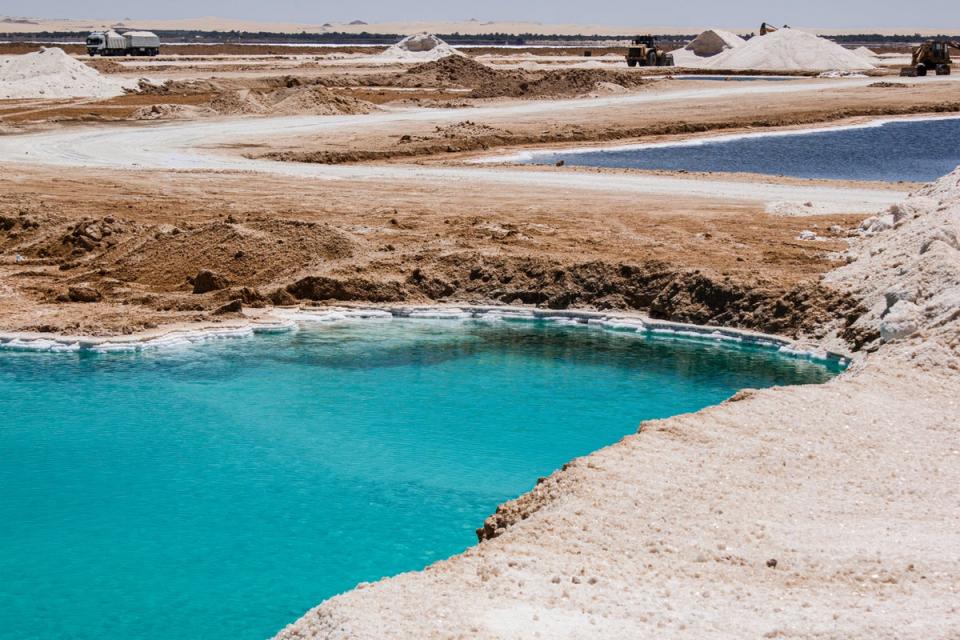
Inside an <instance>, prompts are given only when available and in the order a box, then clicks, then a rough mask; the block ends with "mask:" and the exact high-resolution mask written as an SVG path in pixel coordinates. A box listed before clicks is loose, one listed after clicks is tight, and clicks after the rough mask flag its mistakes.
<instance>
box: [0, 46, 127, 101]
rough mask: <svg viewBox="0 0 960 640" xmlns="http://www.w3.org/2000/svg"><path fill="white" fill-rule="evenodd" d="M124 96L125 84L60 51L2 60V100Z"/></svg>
mask: <svg viewBox="0 0 960 640" xmlns="http://www.w3.org/2000/svg"><path fill="white" fill-rule="evenodd" d="M132 84H135V83H132ZM123 92H124V83H123V82H121V81H119V80H115V79H112V78H107V77H105V76H103V75H102V74H101V73H100V72H99V71H97V70H96V69H93V68H91V67H88V66H87V65H85V64H83V63H82V62H80V61H78V60H75V59H74V58H72V57H71V56H69V55H67V54H66V53H65V52H64V51H63V49H60V48H57V47H52V48H45V49H43V50H41V51H38V52H35V53H27V54H24V55H15V56H4V57H2V58H0V99H29V98H50V99H58V98H112V97H114V96H119V95H122V94H123Z"/></svg>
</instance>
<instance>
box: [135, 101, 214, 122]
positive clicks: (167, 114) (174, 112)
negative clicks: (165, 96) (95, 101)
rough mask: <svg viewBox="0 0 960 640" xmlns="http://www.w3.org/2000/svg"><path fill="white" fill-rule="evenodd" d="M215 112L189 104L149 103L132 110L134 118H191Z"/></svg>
mask: <svg viewBox="0 0 960 640" xmlns="http://www.w3.org/2000/svg"><path fill="white" fill-rule="evenodd" d="M213 113H215V112H214V111H213V110H212V109H209V108H207V107H197V106H193V105H189V104H151V105H147V106H144V107H140V108H139V109H137V110H136V111H134V112H133V114H132V115H131V117H132V118H133V119H134V120H178V119H191V118H197V117H200V116H205V115H212V114H213Z"/></svg>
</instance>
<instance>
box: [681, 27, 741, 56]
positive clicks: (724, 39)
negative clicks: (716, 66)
mask: <svg viewBox="0 0 960 640" xmlns="http://www.w3.org/2000/svg"><path fill="white" fill-rule="evenodd" d="M746 43H747V41H746V40H744V39H743V38H741V37H740V36H738V35H737V34H735V33H731V32H730V31H723V30H721V29H708V30H707V31H704V32H703V33H701V34H700V35H698V36H697V37H696V38H694V39H693V41H691V42H690V44H688V45H687V46H685V47H684V49H685V50H687V51H692V52H693V53H694V54H696V55H698V56H700V57H701V58H707V57H710V56H715V55H717V54H720V53H723V52H724V51H726V50H727V49H736V48H737V47H739V46H742V45H744V44H746Z"/></svg>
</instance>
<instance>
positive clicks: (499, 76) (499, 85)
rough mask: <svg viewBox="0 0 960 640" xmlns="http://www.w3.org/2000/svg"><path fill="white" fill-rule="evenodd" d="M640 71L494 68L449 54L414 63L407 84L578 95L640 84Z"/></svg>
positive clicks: (480, 93) (510, 94) (478, 92)
mask: <svg viewBox="0 0 960 640" xmlns="http://www.w3.org/2000/svg"><path fill="white" fill-rule="evenodd" d="M644 83H645V81H644V80H643V78H641V77H640V76H639V75H638V74H634V73H628V72H625V71H613V70H610V69H551V70H548V71H527V70H523V71H520V70H515V69H495V68H493V67H488V66H487V65H485V64H481V63H480V62H477V61H476V60H473V59H470V58H467V57H464V56H457V57H450V58H443V59H442V60H436V61H433V62H425V63H423V64H418V65H416V66H414V67H411V68H410V69H409V70H408V71H407V73H406V74H404V76H403V78H402V84H403V85H404V86H416V87H424V86H429V87H461V88H464V89H472V91H471V92H470V93H469V94H468V97H470V98H543V97H571V96H579V95H583V94H586V93H590V92H591V91H595V90H598V85H600V87H599V90H601V91H602V90H603V86H607V87H609V86H612V85H620V87H622V88H631V87H637V86H640V85H642V84H644Z"/></svg>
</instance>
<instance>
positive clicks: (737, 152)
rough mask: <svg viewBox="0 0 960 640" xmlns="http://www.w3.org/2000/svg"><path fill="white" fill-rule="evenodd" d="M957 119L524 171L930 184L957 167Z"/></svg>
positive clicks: (609, 152)
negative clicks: (607, 170)
mask: <svg viewBox="0 0 960 640" xmlns="http://www.w3.org/2000/svg"><path fill="white" fill-rule="evenodd" d="M958 141H960V118H943V119H937V120H901V121H894V122H886V123H884V124H881V125H874V126H869V127H856V128H834V129H825V130H822V131H813V132H811V131H805V132H779V133H774V134H770V133H767V134H753V135H748V136H739V137H721V138H718V139H716V140H710V139H701V140H692V141H686V142H681V143H664V144H652V145H645V146H634V147H623V148H616V147H611V148H609V149H605V150H593V151H585V152H572V151H559V152H543V153H539V152H537V153H534V154H533V155H532V157H530V158H528V159H526V160H525V162H527V163H529V164H555V163H556V162H557V161H559V160H563V161H564V162H565V163H566V164H568V165H573V166H587V167H620V168H630V169H662V170H670V171H730V172H750V173H762V174H767V175H785V176H792V177H796V178H828V179H836V180H871V181H886V182H897V181H899V180H905V181H915V182H929V181H931V180H935V179H937V178H939V177H940V176H942V175H944V174H947V173H950V172H951V171H953V170H954V169H955V168H956V167H957V165H960V144H958Z"/></svg>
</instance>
